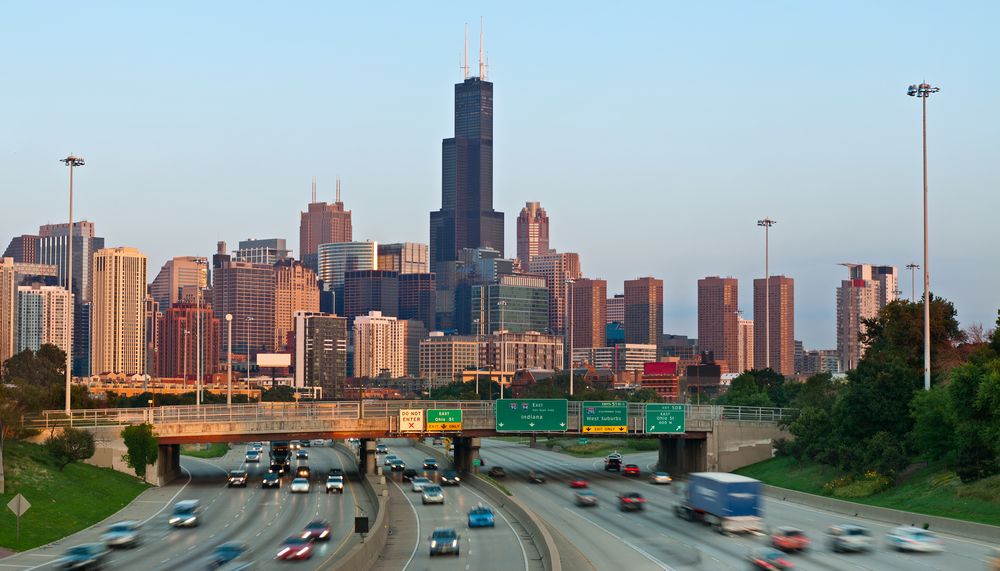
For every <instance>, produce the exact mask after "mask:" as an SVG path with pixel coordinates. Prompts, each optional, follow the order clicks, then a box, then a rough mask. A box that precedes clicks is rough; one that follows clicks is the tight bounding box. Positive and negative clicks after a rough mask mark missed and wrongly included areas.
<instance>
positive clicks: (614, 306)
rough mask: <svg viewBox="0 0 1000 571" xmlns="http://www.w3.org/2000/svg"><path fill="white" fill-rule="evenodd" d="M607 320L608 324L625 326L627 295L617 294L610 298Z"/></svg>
mask: <svg viewBox="0 0 1000 571" xmlns="http://www.w3.org/2000/svg"><path fill="white" fill-rule="evenodd" d="M607 319H608V323H619V324H621V325H625V294H623V293H616V294H615V295H614V296H612V297H609V298H608V303H607Z"/></svg>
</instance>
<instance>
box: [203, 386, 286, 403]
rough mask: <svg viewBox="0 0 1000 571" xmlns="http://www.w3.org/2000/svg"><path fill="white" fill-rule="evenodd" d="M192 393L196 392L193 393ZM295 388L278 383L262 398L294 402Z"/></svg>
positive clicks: (261, 398) (265, 392)
mask: <svg viewBox="0 0 1000 571" xmlns="http://www.w3.org/2000/svg"><path fill="white" fill-rule="evenodd" d="M191 394H192V395H193V394H194V393H191ZM294 395H295V389H293V388H292V387H290V386H288V385H278V386H276V387H271V388H269V389H266V390H265V391H264V392H263V393H261V395H260V400H261V401H265V402H293V401H295V396H294Z"/></svg>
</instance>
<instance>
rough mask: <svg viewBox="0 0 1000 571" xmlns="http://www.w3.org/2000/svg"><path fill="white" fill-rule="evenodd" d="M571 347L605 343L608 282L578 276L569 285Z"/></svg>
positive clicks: (593, 345) (597, 345) (602, 344)
mask: <svg viewBox="0 0 1000 571" xmlns="http://www.w3.org/2000/svg"><path fill="white" fill-rule="evenodd" d="M569 291H570V311H571V312H572V316H573V318H572V320H571V321H572V329H573V347H576V346H577V345H580V346H581V347H603V346H604V345H605V344H606V332H607V331H606V327H607V321H608V319H607V302H608V282H606V281H605V280H593V279H588V278H580V279H578V280H575V281H574V282H573V283H572V284H571V285H570V286H569Z"/></svg>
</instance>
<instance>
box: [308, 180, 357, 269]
mask: <svg viewBox="0 0 1000 571" xmlns="http://www.w3.org/2000/svg"><path fill="white" fill-rule="evenodd" d="M353 235H354V232H353V229H352V227H351V211H350V210H345V209H344V203H343V202H341V201H340V179H337V200H336V201H335V202H334V203H333V204H329V203H326V202H317V200H316V183H315V182H313V187H312V202H310V203H309V206H308V207H307V210H306V211H305V212H302V213H301V216H300V217H299V257H301V258H302V262H303V263H305V265H306V267H308V268H311V269H313V270H317V271H318V266H317V263H318V254H319V245H320V244H332V243H339V242H351V241H353V240H354V237H353Z"/></svg>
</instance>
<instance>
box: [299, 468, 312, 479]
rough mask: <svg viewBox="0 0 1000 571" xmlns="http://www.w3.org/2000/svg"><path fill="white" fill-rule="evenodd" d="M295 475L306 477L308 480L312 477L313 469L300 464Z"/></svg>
mask: <svg viewBox="0 0 1000 571" xmlns="http://www.w3.org/2000/svg"><path fill="white" fill-rule="evenodd" d="M295 477H296V478H305V479H307V480H308V479H309V478H311V477H312V469H310V468H309V466H299V467H298V468H296V469H295Z"/></svg>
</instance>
